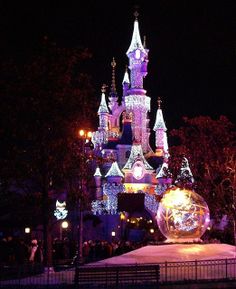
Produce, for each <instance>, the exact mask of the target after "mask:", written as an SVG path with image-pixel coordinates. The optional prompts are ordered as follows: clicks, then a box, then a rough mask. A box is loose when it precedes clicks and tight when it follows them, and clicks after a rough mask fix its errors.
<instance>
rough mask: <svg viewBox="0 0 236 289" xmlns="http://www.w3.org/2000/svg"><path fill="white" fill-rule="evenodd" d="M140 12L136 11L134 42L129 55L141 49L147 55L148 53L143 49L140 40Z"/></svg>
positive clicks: (128, 51)
mask: <svg viewBox="0 0 236 289" xmlns="http://www.w3.org/2000/svg"><path fill="white" fill-rule="evenodd" d="M138 15H139V14H138V12H137V11H136V12H135V13H134V16H135V21H134V30H133V36H132V40H131V43H130V46H129V49H128V50H127V52H126V54H127V55H128V54H129V53H130V52H133V51H134V50H136V49H137V48H139V49H140V50H141V51H142V52H143V53H144V54H147V51H146V50H145V48H144V47H143V44H142V41H141V38H140V33H139V24H138Z"/></svg>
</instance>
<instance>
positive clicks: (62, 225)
mask: <svg viewBox="0 0 236 289" xmlns="http://www.w3.org/2000/svg"><path fill="white" fill-rule="evenodd" d="M68 226H69V223H68V222H67V221H63V222H62V223H61V226H60V240H62V231H63V229H67V228H68Z"/></svg>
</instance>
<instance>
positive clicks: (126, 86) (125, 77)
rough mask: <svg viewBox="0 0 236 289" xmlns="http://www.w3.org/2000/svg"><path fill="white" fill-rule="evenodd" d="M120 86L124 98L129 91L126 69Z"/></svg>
mask: <svg viewBox="0 0 236 289" xmlns="http://www.w3.org/2000/svg"><path fill="white" fill-rule="evenodd" d="M122 85H123V98H124V97H125V96H126V95H127V91H128V89H129V86H130V80H129V73H128V67H126V69H125V74H124V78H123V81H122Z"/></svg>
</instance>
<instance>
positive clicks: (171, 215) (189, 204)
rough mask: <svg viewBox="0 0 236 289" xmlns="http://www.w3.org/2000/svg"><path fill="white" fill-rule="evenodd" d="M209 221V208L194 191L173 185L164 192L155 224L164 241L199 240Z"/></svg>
mask: <svg viewBox="0 0 236 289" xmlns="http://www.w3.org/2000/svg"><path fill="white" fill-rule="evenodd" d="M209 223H210V213H209V208H208V206H207V204H206V202H205V200H204V199H203V198H202V197H201V196H200V195H198V194H197V193H196V192H194V191H191V190H186V189H180V188H177V187H174V188H170V189H168V190H167V191H166V192H165V193H164V195H163V198H162V199H161V201H160V203H159V207H158V210H157V224H158V226H159V229H160V231H161V233H162V234H163V235H164V236H165V237H166V238H167V240H166V242H173V243H180V242H199V241H201V239H200V238H201V236H202V235H203V234H204V233H205V231H206V230H207V228H208V226H209Z"/></svg>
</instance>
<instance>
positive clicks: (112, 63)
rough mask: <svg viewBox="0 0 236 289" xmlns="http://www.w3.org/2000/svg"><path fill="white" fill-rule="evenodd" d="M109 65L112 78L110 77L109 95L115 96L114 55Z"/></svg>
mask: <svg viewBox="0 0 236 289" xmlns="http://www.w3.org/2000/svg"><path fill="white" fill-rule="evenodd" d="M111 67H112V79H111V92H110V97H117V91H116V73H115V68H116V62H115V58H114V57H113V59H112V62H111Z"/></svg>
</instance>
